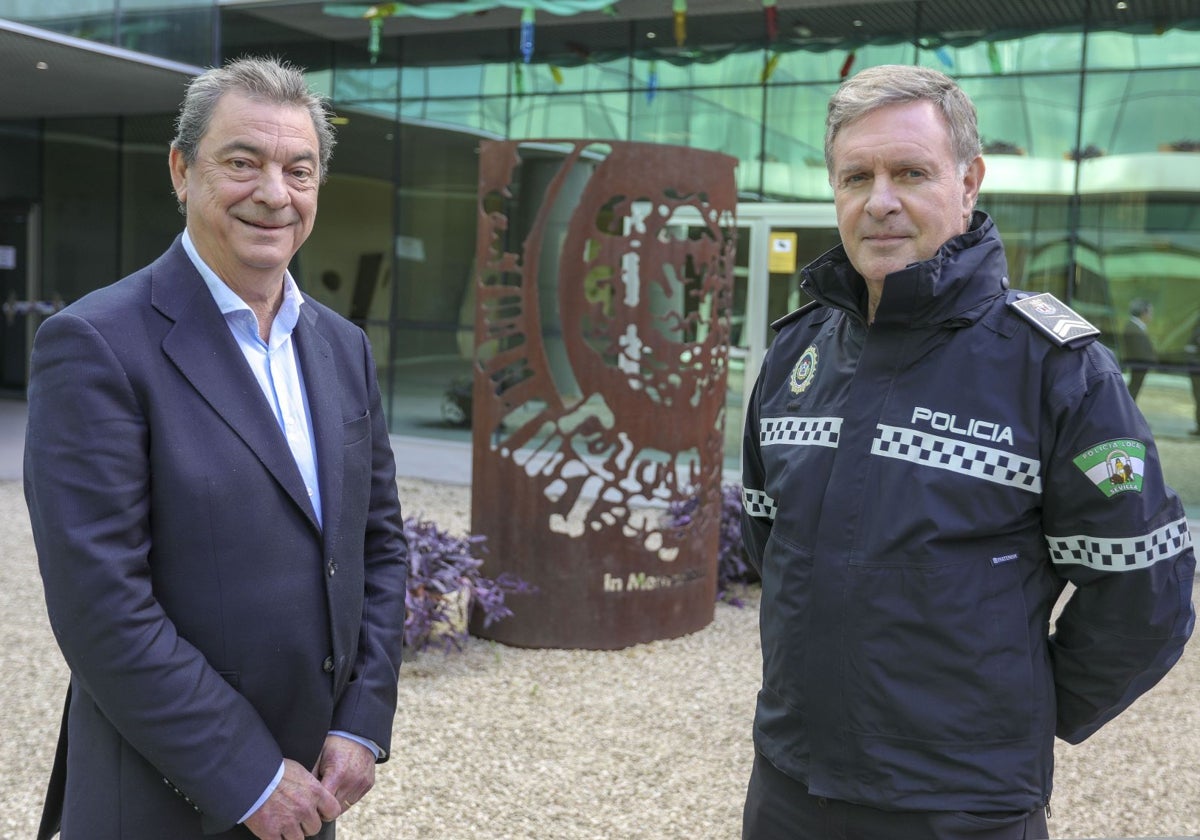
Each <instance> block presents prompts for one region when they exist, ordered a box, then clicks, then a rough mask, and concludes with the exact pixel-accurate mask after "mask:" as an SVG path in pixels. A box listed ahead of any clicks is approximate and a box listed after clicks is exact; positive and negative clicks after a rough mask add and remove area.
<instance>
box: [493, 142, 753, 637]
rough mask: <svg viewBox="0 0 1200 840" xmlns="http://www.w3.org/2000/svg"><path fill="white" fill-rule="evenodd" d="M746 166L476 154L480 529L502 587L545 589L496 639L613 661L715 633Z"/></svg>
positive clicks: (711, 156) (573, 151)
mask: <svg viewBox="0 0 1200 840" xmlns="http://www.w3.org/2000/svg"><path fill="white" fill-rule="evenodd" d="M734 165H735V160H734V159H733V158H731V157H728V156H726V155H722V154H719V153H716V152H708V151H703V150H698V149H688V148H680V147H673V146H661V145H654V144H645V143H616V142H614V143H603V144H598V143H594V142H590V141H574V140H568V141H558V140H554V141H538V142H537V143H531V142H530V141H522V142H518V141H511V142H485V143H483V144H482V145H481V150H480V187H479V226H478V241H477V248H476V254H477V266H478V273H477V277H476V284H475V289H474V291H475V294H476V319H475V341H476V365H475V382H474V391H473V416H472V426H473V430H474V432H473V434H474V475H473V479H472V488H473V494H472V529H473V530H474V531H475V532H476V533H480V534H483V535H485V536H486V537H487V545H488V555H487V557H488V559H487V561H486V568H487V569H488V571H489V573H491V574H498V573H500V572H505V571H507V572H512V573H514V574H517V575H519V576H520V577H522V578H523V579H525V580H526V581H528V582H530V583H532V584H534V585H535V586H536V587H537V588H538V591H537V593H536V594H531V595H521V596H514V597H513V608H514V610H515V613H516V614H515V615H514V616H513V617H512V618H509V619H506V620H505V621H503V622H501V623H500V624H497V625H495V626H493V627H492V628H487V629H486V630H484V629H482V628H480V630H481V632H483V633H484V634H485V635H488V636H491V637H493V638H496V639H499V640H500V641H505V642H508V643H511V644H517V645H524V646H531V647H572V648H573V647H584V648H617V647H624V646H627V645H630V644H635V643H638V642H644V641H649V640H652V639H656V638H669V637H673V636H678V635H682V634H684V633H688V632H692V631H694V630H697V629H699V628H701V627H703V626H705V625H706V624H707V623H708V622H709V621H711V620H712V611H713V600H714V597H715V585H716V584H715V564H716V554H717V544H718V528H719V525H720V497H721V473H722V462H723V448H724V446H723V426H724V422H723V421H724V406H725V391H726V378H727V366H728V346H729V335H730V321H729V312H730V303H731V294H732V282H733V265H734V247H735V244H736V228H735V220H734V214H735V210H736V190H735V182H734ZM693 498H694V499H698V501H699V504H698V507H697V510H696V513H695V514H694V515H693V517H692V519H691V521H690V523H689V525H688V526H687V527H685V528H672V527H668V526H667V525H666V524H665V523H664V514H665V513H666V510H667V506H668V505H669V504H670V503H671V502H673V501H686V500H689V499H693Z"/></svg>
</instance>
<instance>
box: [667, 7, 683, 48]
mask: <svg viewBox="0 0 1200 840" xmlns="http://www.w3.org/2000/svg"><path fill="white" fill-rule="evenodd" d="M671 11H672V13H673V15H672V16H673V17H674V18H675V46H677V47H682V46H683V45H684V43H685V42H686V41H687V0H671Z"/></svg>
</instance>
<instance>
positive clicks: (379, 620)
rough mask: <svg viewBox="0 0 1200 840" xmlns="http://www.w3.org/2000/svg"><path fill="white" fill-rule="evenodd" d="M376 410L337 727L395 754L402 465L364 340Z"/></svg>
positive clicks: (402, 574) (402, 579) (404, 573)
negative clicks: (352, 631)
mask: <svg viewBox="0 0 1200 840" xmlns="http://www.w3.org/2000/svg"><path fill="white" fill-rule="evenodd" d="M362 341H363V355H364V371H365V376H366V377H367V392H368V394H369V399H370V412H371V422H372V425H371V440H372V448H371V476H370V480H371V490H370V497H369V498H370V501H369V508H368V510H367V520H366V533H365V535H364V537H363V572H364V591H363V611H362V623H361V626H360V628H359V636H358V652H357V660H356V662H355V665H354V669H353V672H352V675H351V678H350V682H349V684H348V685H347V687H346V691H345V692H344V693H343V694H342V696H341V698H340V699H339V700H338V705H337V708H335V709H334V714H333V727H332V728H333V729H335V730H343V731H346V732H350V733H353V734H355V735H358V736H360V737H363V738H368V739H370V740H371V741H373V742H374V743H375V744H376V745H378V746H379V747H380V749H382V750H383V755H382V756H381V757H380V760H381V761H386V760H387V758H388V756H389V754H390V753H391V739H392V719H393V718H394V717H395V714H396V694H397V691H396V683H397V679H398V677H399V672H400V659H401V651H402V647H403V642H404V617H405V592H406V586H407V580H408V543H407V542H406V540H405V537H404V523H403V518H402V516H401V512H400V501H399V498H398V495H397V489H396V463H395V459H394V456H393V453H392V446H391V442H390V439H389V437H388V430H387V423H386V420H385V418H384V414H383V405H382V400H381V398H380V394H379V384H378V380H377V378H376V373H375V362H374V360H373V358H372V356H371V348H370V345H369V344H368V343H367V340H366V336H365V334H364V335H363V336H362Z"/></svg>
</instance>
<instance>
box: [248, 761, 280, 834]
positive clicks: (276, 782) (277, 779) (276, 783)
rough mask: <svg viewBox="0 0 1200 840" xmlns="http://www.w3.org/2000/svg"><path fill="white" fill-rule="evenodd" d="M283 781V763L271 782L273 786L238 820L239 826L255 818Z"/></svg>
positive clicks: (268, 787)
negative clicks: (255, 814)
mask: <svg viewBox="0 0 1200 840" xmlns="http://www.w3.org/2000/svg"><path fill="white" fill-rule="evenodd" d="M281 781H283V762H282V761H281V762H279V770H278V771H277V772H276V773H275V778H274V779H272V780H271V784H269V785H267V789H266V790H264V791H263V794H262V796H260V797H258V801H257V802H255V803H254V804H253V805H251V806H250V810H249V811H247V812H246V813H245V815H244V816H243V817H242V818H241V819H240V820H238V825H241V824H242V823H244V822H245V821H246V820H248V819H250V818H251V817H253V816H254V812H255V811H257V810H258V809H259V808H261V807H262V806H263V803H264V802H266V801H267V799H269V798H270V796H271V794H272V793H274V792H275V788H277V787H279V783H280V782H281Z"/></svg>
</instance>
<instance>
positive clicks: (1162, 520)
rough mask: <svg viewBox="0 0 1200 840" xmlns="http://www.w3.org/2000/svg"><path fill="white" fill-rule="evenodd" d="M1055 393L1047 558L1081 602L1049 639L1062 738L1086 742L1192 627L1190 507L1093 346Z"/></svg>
mask: <svg viewBox="0 0 1200 840" xmlns="http://www.w3.org/2000/svg"><path fill="white" fill-rule="evenodd" d="M1071 355H1072V356H1074V358H1075V360H1076V361H1077V362H1078V367H1077V369H1076V370H1075V371H1073V372H1072V373H1071V375H1069V376H1066V377H1062V378H1061V380H1060V382H1059V383H1057V384H1056V390H1057V391H1058V392H1057V393H1056V394H1055V398H1054V401H1055V403H1056V406H1055V409H1054V410H1053V412H1052V413H1053V417H1052V418H1051V419H1050V420H1049V422H1050V423H1052V424H1053V426H1054V429H1053V433H1052V434H1051V435H1049V436H1048V439H1051V440H1053V441H1054V443H1053V452H1052V453H1049V464H1048V468H1047V472H1046V478H1047V481H1046V486H1045V488H1044V504H1043V528H1044V531H1045V534H1046V540H1047V543H1048V546H1049V552H1050V559H1051V561H1052V562H1053V563H1054V567H1055V570H1056V571H1057V572H1058V574H1059V575H1060V576H1061V577H1063V578H1065V579H1066V580H1068V581H1069V582H1070V583H1071V584H1073V585H1074V592H1073V593H1072V594H1071V595H1070V597H1069V600H1068V601H1067V602H1066V604H1065V606H1064V608H1063V610H1062V613H1061V615H1060V616H1059V618H1058V619H1057V622H1056V625H1055V632H1054V634H1053V635H1052V636H1051V639H1050V653H1051V656H1052V659H1053V664H1054V679H1055V686H1056V694H1057V700H1058V723H1057V732H1058V735H1059V737H1061V738H1063V739H1064V740H1066V741H1068V742H1070V743H1079V742H1081V741H1083V740H1084V739H1085V738H1087V737H1088V736H1090V735H1091V734H1092V733H1093V732H1095V731H1096V730H1098V729H1099V728H1100V727H1101V726H1103V725H1104V724H1105V723H1107V722H1108V721H1110V720H1112V719H1113V718H1114V717H1116V716H1117V715H1118V714H1120V713H1121V712H1122V711H1123V710H1124V709H1126V708H1127V707H1128V706H1129V705H1130V704H1131V703H1133V701H1134V700H1136V699H1137V698H1138V697H1139V696H1140V695H1142V694H1143V693H1144V692H1146V691H1147V690H1149V689H1150V688H1151V687H1153V686H1154V685H1155V684H1156V683H1157V682H1158V681H1159V680H1160V679H1162V677H1163V676H1164V675H1165V674H1166V673H1167V671H1168V670H1170V668H1171V666H1172V665H1174V664H1175V662H1176V661H1177V660H1178V659H1179V657H1180V655H1181V654H1182V652H1183V647H1184V644H1185V642H1186V641H1187V639H1188V637H1189V636H1190V635H1191V632H1192V628H1193V625H1194V623H1195V610H1194V607H1193V605H1192V580H1193V577H1194V574H1195V562H1196V561H1195V555H1194V553H1193V548H1192V541H1191V535H1190V532H1189V530H1188V521H1187V517H1186V515H1185V513H1184V510H1183V506H1182V504H1181V503H1180V501H1179V498H1178V497H1177V496H1176V495H1175V493H1174V491H1173V490H1171V488H1169V487H1168V486H1167V485H1166V483H1165V482H1164V480H1163V475H1162V469H1161V464H1160V461H1159V455H1158V450H1157V447H1156V445H1155V442H1154V439H1153V437H1152V436H1151V433H1150V429H1149V427H1148V425H1147V423H1146V420H1145V418H1144V417H1143V416H1142V414H1141V412H1140V411H1139V410H1138V409H1137V407H1136V406H1135V405H1134V402H1133V400H1132V398H1131V397H1130V396H1129V391H1128V389H1127V388H1126V386H1125V382H1124V380H1123V379H1122V378H1121V375H1120V373H1119V371H1118V370H1117V367H1116V364H1115V362H1114V361H1113V360H1112V357H1111V354H1109V353H1108V351H1106V350H1105V349H1104V348H1102V347H1101V346H1100V345H1095V344H1093V345H1090V346H1089V347H1087V348H1085V349H1084V350H1083V351H1082V352H1081V353H1075V354H1071Z"/></svg>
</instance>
